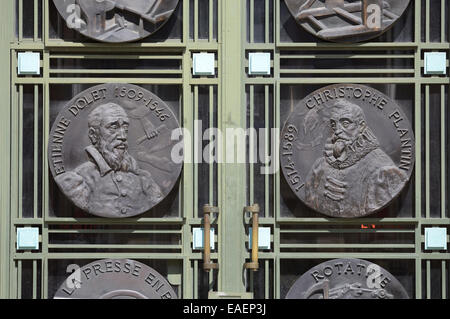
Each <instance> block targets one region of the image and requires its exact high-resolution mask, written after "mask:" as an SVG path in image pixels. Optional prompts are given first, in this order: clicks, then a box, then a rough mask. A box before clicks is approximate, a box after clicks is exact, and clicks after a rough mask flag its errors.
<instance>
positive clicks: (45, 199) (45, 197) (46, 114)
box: [42, 0, 50, 299]
mask: <svg viewBox="0 0 450 319" xmlns="http://www.w3.org/2000/svg"><path fill="white" fill-rule="evenodd" d="M47 1H48V0H45V3H46V4H48V3H47ZM45 10H46V16H48V15H47V14H48V11H47V10H48V8H46V9H45ZM43 23H44V24H47V22H43ZM45 30H48V27H46V29H45ZM49 68H50V55H49V52H48V51H47V50H44V51H43V78H44V86H43V92H42V94H43V99H44V100H43V104H42V105H43V108H42V154H46V153H47V147H48V137H49V131H50V85H49ZM48 207H49V176H48V162H47V156H42V217H43V218H44V223H43V225H42V254H43V256H44V257H43V258H42V269H43V271H42V280H43V282H42V292H43V293H42V298H43V299H46V298H48V282H49V280H48V279H49V274H48V237H49V236H48V224H47V223H45V219H46V218H47V217H48V211H49V209H48Z"/></svg>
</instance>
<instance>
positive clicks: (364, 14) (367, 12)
mask: <svg viewBox="0 0 450 319" xmlns="http://www.w3.org/2000/svg"><path fill="white" fill-rule="evenodd" d="M285 2H286V5H287V7H288V9H289V11H290V12H291V14H292V15H293V17H294V19H295V20H296V21H297V23H299V24H300V25H301V26H302V27H303V28H305V29H306V30H307V31H308V32H310V33H312V34H313V35H315V36H317V37H319V38H321V39H324V40H328V41H334V42H347V43H355V42H361V41H366V40H369V39H372V38H374V37H377V36H379V35H381V34H382V33H384V32H385V31H387V30H388V29H389V28H390V27H391V26H392V25H393V24H394V23H395V21H397V20H398V19H399V18H400V16H401V15H402V14H403V12H404V11H405V10H406V8H407V7H408V4H409V0H384V1H383V0H362V1H354V0H285Z"/></svg>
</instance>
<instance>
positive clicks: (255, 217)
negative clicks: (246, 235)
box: [244, 204, 259, 271]
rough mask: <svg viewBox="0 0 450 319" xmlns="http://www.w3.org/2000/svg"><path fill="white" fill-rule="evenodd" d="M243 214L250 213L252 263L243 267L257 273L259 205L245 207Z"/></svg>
mask: <svg viewBox="0 0 450 319" xmlns="http://www.w3.org/2000/svg"><path fill="white" fill-rule="evenodd" d="M244 212H245V213H247V212H251V213H252V261H251V262H249V263H245V264H244V267H245V268H246V269H251V270H253V271H257V270H258V269H259V262H258V249H259V246H258V231H259V222H258V214H259V205H258V204H253V205H252V206H247V207H245V209H244Z"/></svg>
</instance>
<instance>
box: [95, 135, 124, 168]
mask: <svg viewBox="0 0 450 319" xmlns="http://www.w3.org/2000/svg"><path fill="white" fill-rule="evenodd" d="M119 145H120V146H122V147H123V148H122V149H120V148H117V146H119ZM109 148H110V149H109ZM127 149H128V145H127V142H113V143H109V144H108V143H107V142H106V141H104V140H100V141H99V143H98V145H97V150H98V151H99V152H100V154H102V156H103V158H104V159H105V161H106V163H107V164H108V165H109V167H111V169H112V170H114V171H115V172H117V171H123V172H128V171H129V169H130V167H131V156H130V155H129V154H128V152H127Z"/></svg>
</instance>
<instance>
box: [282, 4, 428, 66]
mask: <svg viewBox="0 0 450 319" xmlns="http://www.w3.org/2000/svg"><path fill="white" fill-rule="evenodd" d="M278 1H279V0H278ZM421 8H422V0H416V1H415V3H414V9H415V10H414V21H415V24H414V42H415V43H416V44H417V45H418V44H419V43H420V42H421V37H422V23H421V18H422V12H421V11H422V10H421ZM417 51H420V50H417ZM419 70H420V69H419ZM416 71H418V70H417V68H416Z"/></svg>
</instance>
